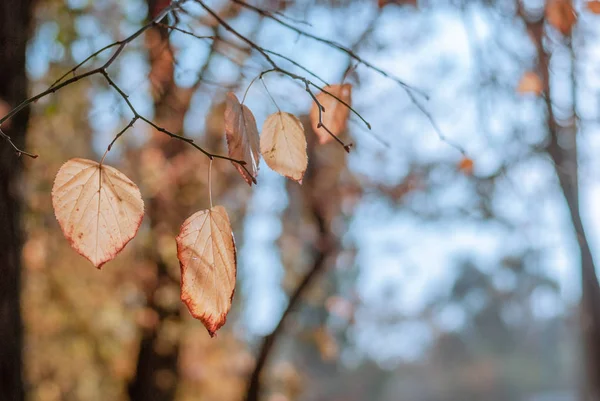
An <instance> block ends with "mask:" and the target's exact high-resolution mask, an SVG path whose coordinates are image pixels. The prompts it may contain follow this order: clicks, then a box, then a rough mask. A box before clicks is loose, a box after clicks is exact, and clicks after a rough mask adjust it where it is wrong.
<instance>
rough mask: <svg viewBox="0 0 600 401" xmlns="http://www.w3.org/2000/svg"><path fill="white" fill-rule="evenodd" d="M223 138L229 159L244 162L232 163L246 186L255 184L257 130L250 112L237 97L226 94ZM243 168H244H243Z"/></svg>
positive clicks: (258, 156) (257, 151)
mask: <svg viewBox="0 0 600 401" xmlns="http://www.w3.org/2000/svg"><path fill="white" fill-rule="evenodd" d="M225 137H226V138H227V148H228V149H229V157H231V158H232V159H236V160H243V161H245V162H246V165H245V166H240V165H239V164H238V163H234V162H232V163H233V165H234V166H235V168H237V170H238V171H239V172H240V174H241V175H242V177H244V180H246V182H247V183H248V185H250V186H252V183H255V184H256V176H257V175H258V163H259V161H260V153H259V140H258V128H256V120H255V119H254V116H253V115H252V112H251V111H250V109H249V108H248V107H246V105H243V104H240V102H239V101H238V99H237V97H236V96H235V95H234V94H233V93H232V92H229V93H227V100H226V106H225ZM244 167H245V168H244Z"/></svg>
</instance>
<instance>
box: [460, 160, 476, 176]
mask: <svg viewBox="0 0 600 401" xmlns="http://www.w3.org/2000/svg"><path fill="white" fill-rule="evenodd" d="M474 167H475V163H474V162H473V159H471V158H468V157H466V156H465V157H463V158H462V159H461V160H460V162H459V163H458V169H459V170H460V171H462V172H463V173H464V174H465V175H473V168H474Z"/></svg>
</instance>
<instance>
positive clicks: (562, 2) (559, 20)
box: [546, 0, 577, 36]
mask: <svg viewBox="0 0 600 401" xmlns="http://www.w3.org/2000/svg"><path fill="white" fill-rule="evenodd" d="M546 20H547V21H548V23H549V24H550V25H552V26H553V27H554V28H556V29H557V30H558V31H560V32H561V33H562V34H563V35H566V36H568V35H570V34H571V29H573V25H575V23H576V22H577V15H576V14H575V10H574V8H573V4H572V2H571V0H548V4H547V5H546Z"/></svg>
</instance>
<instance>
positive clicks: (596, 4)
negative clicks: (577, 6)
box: [586, 0, 600, 14]
mask: <svg viewBox="0 0 600 401" xmlns="http://www.w3.org/2000/svg"><path fill="white" fill-rule="evenodd" d="M586 7H587V9H588V10H589V11H590V12H591V13H593V14H600V1H599V0H591V1H588V2H587V4H586Z"/></svg>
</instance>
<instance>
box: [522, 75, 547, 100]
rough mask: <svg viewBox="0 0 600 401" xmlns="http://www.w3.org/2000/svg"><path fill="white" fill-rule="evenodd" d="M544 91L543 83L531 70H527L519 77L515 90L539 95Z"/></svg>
mask: <svg viewBox="0 0 600 401" xmlns="http://www.w3.org/2000/svg"><path fill="white" fill-rule="evenodd" d="M543 91H544V84H543V83H542V80H541V78H540V77H539V75H538V74H536V73H535V72H532V71H527V72H526V73H525V74H523V76H522V77H521V80H520V81H519V86H518V87H517V92H519V93H521V94H527V93H534V94H536V95H538V96H539V95H540V94H541V93H542V92H543Z"/></svg>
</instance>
